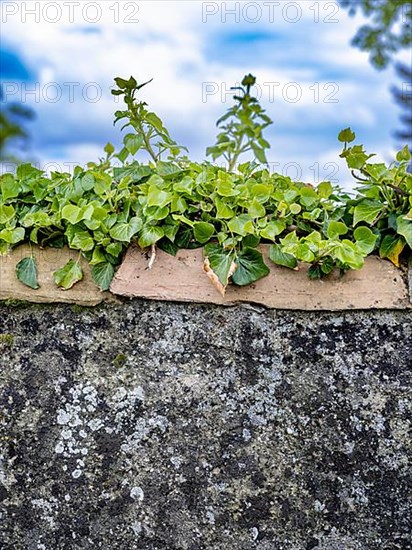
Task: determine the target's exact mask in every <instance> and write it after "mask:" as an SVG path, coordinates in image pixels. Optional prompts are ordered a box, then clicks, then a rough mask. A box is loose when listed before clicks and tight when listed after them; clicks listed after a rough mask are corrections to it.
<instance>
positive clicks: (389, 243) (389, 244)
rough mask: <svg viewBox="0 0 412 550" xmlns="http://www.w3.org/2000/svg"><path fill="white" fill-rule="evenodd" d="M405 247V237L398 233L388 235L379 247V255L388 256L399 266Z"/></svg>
mask: <svg viewBox="0 0 412 550" xmlns="http://www.w3.org/2000/svg"><path fill="white" fill-rule="evenodd" d="M404 248H405V241H404V239H403V237H399V236H398V235H386V236H385V237H384V239H383V240H382V242H381V246H380V248H379V256H380V257H381V258H388V260H390V261H391V262H392V263H393V264H394V265H396V267H399V256H400V255H401V253H402V251H403V249H404Z"/></svg>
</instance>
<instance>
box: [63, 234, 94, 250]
mask: <svg viewBox="0 0 412 550" xmlns="http://www.w3.org/2000/svg"><path fill="white" fill-rule="evenodd" d="M94 244H95V243H94V240H93V238H92V237H91V235H90V233H88V232H87V231H79V230H78V229H76V230H75V232H74V234H73V236H72V237H71V239H70V240H69V245H70V248H74V249H75V250H81V251H82V252H89V251H90V250H93V248H94Z"/></svg>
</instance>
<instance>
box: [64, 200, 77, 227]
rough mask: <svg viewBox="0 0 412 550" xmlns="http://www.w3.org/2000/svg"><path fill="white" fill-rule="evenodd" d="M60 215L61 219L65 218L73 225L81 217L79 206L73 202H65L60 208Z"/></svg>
mask: <svg viewBox="0 0 412 550" xmlns="http://www.w3.org/2000/svg"><path fill="white" fill-rule="evenodd" d="M61 217H62V219H63V220H67V221H68V222H70V223H71V224H72V225H75V224H76V223H78V222H79V221H80V220H81V219H82V217H81V208H79V207H78V206H75V205H74V204H67V205H66V206H65V207H64V208H63V209H62V213H61Z"/></svg>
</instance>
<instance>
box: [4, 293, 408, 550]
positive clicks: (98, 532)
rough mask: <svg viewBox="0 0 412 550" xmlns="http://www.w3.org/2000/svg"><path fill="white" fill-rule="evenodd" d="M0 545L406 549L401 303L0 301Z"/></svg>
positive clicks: (45, 548)
mask: <svg viewBox="0 0 412 550" xmlns="http://www.w3.org/2000/svg"><path fill="white" fill-rule="evenodd" d="M0 334H1V335H2V336H0V367H1V370H0V386H1V403H0V443H1V447H2V451H1V468H2V469H1V472H0V482H1V489H0V497H1V499H2V515H1V524H0V530H1V533H2V534H1V539H0V540H2V543H1V544H0V546H1V547H2V548H4V549H5V550H6V549H7V550H23V549H24V550H60V549H64V550H66V549H67V550H69V549H70V550H71V549H90V550H91V549H93V550H94V549H97V548H102V549H107V550H117V549H118V550H129V549H130V550H132V549H148V550H149V549H150V550H155V549H159V550H160V549H161V550H166V549H167V550H177V549H179V550H180V549H185V550H186V549H187V550H189V549H190V550H202V549H211V550H223V549H230V550H232V549H233V550H237V549H239V550H240V549H241V550H252V549H259V550H306V549H307V550H309V549H319V550H351V549H353V550H374V549H376V550H378V549H379V550H385V549H391V550H393V549H407V548H411V546H412V538H411V529H410V517H411V502H410V501H409V500H408V498H409V497H408V493H409V494H410V488H411V447H410V423H411V418H412V410H411V409H412V404H411V395H410V391H411V370H412V312H411V311H409V312H408V311H404V312H402V311H398V312H390V311H380V312H378V311H365V312H345V313H333V314H332V313H319V312H318V313H309V312H284V311H267V310H264V309H259V308H254V307H242V306H238V307H235V308H221V307H216V306H199V305H183V304H174V303H161V302H158V303H155V302H149V301H144V300H141V301H130V302H127V303H124V304H120V305H105V306H100V307H98V308H95V309H90V310H87V309H81V308H78V307H73V306H58V305H49V306H20V307H10V306H5V305H3V306H0Z"/></svg>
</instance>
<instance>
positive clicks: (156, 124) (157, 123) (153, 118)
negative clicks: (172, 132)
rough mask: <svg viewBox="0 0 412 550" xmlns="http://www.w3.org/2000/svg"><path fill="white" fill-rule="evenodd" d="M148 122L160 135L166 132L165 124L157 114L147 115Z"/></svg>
mask: <svg viewBox="0 0 412 550" xmlns="http://www.w3.org/2000/svg"><path fill="white" fill-rule="evenodd" d="M146 121H147V122H149V124H151V125H152V126H153V128H155V130H157V131H158V132H160V133H163V132H164V130H165V129H164V127H163V122H162V121H161V120H160V118H159V117H158V116H157V115H156V114H155V113H147V115H146Z"/></svg>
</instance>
